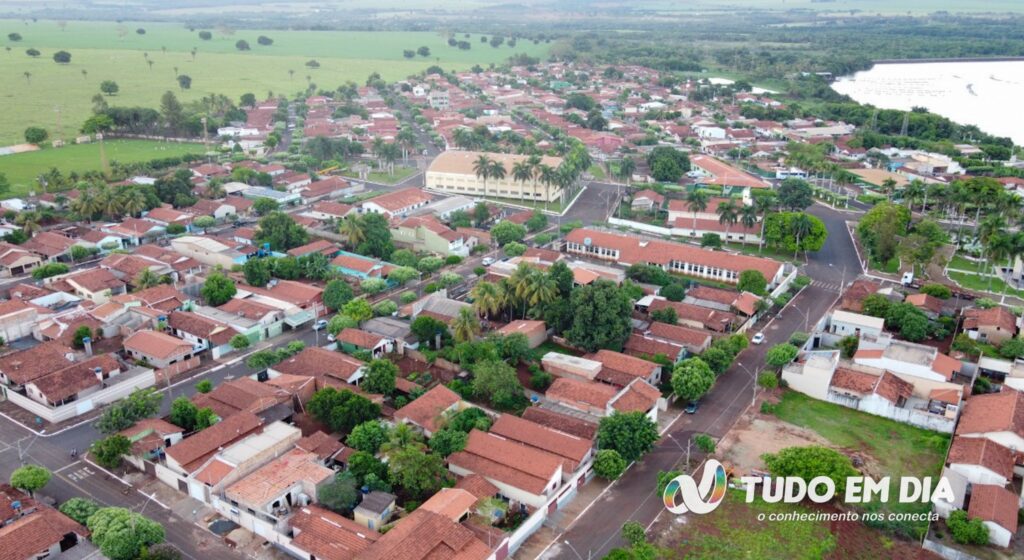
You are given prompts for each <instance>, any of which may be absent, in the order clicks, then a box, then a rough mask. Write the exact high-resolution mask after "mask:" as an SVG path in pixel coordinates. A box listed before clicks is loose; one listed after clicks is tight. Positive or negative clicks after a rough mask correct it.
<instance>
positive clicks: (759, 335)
mask: <svg viewBox="0 0 1024 560" xmlns="http://www.w3.org/2000/svg"><path fill="white" fill-rule="evenodd" d="M750 342H753V343H754V344H761V343H762V342H764V333H760V332H759V333H757V334H755V335H754V338H751V339H750Z"/></svg>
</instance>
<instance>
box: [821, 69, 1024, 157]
mask: <svg viewBox="0 0 1024 560" xmlns="http://www.w3.org/2000/svg"><path fill="white" fill-rule="evenodd" d="M832 88H833V89H835V90H836V91H838V92H839V93H844V94H846V95H849V96H850V97H852V98H853V99H855V100H857V101H858V102H860V103H870V104H872V105H874V106H876V107H881V108H883V109H902V110H907V109H910V108H911V107H915V106H919V107H926V108H928V109H929V110H930V111H932V112H933V113H937V114H939V115H942V116H944V117H947V118H949V119H951V120H953V121H955V122H958V123H962V124H973V125H977V126H978V128H980V129H981V130H983V131H985V132H987V133H989V134H993V135H996V136H1005V137H1009V138H1012V139H1013V141H1014V143H1015V144H1020V145H1024V110H1021V106H1020V103H1021V100H1024V61H1007V62H926V63H919V64H917V63H915V64H876V65H875V66H874V67H873V68H872V69H871V70H866V71H864V72H857V73H856V74H854V75H853V76H845V77H842V78H839V79H838V80H836V82H835V83H834V84H833V85H832Z"/></svg>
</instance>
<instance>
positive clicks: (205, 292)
mask: <svg viewBox="0 0 1024 560" xmlns="http://www.w3.org/2000/svg"><path fill="white" fill-rule="evenodd" d="M237 292H238V289H237V288H235V282H234V281H233V280H231V279H230V278H228V277H227V276H224V275H223V274H222V273H220V272H214V273H212V274H210V275H209V276H207V277H206V282H203V288H202V289H201V290H200V291H199V293H200V294H202V296H203V299H204V300H206V303H207V304H209V305H211V306H213V307H217V306H219V305H224V304H225V303H227V302H229V301H231V298H233V297H235V294H236V293H237Z"/></svg>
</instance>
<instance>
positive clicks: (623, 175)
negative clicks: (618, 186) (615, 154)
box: [619, 157, 636, 187]
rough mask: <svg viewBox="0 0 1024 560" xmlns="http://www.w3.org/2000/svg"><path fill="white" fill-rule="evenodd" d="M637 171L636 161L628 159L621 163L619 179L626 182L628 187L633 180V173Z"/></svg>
mask: <svg viewBox="0 0 1024 560" xmlns="http://www.w3.org/2000/svg"><path fill="white" fill-rule="evenodd" d="M634 171H636V161H635V160H634V159H633V158H630V157H627V158H625V159H623V160H622V161H621V162H620V163H619V178H620V179H624V180H625V181H626V186H627V187H628V186H629V182H630V181H631V180H632V179H633V172H634Z"/></svg>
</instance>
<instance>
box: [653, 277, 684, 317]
mask: <svg viewBox="0 0 1024 560" xmlns="http://www.w3.org/2000/svg"><path fill="white" fill-rule="evenodd" d="M658 295H660V296H662V297H664V298H665V299H667V300H669V301H683V299H684V298H685V297H686V288H684V287H683V285H682V284H680V283H678V282H675V283H672V284H669V285H668V286H665V287H664V288H662V289H661V290H659V291H658ZM666 309H672V310H673V311H675V309H674V308H670V307H667V308H666Z"/></svg>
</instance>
